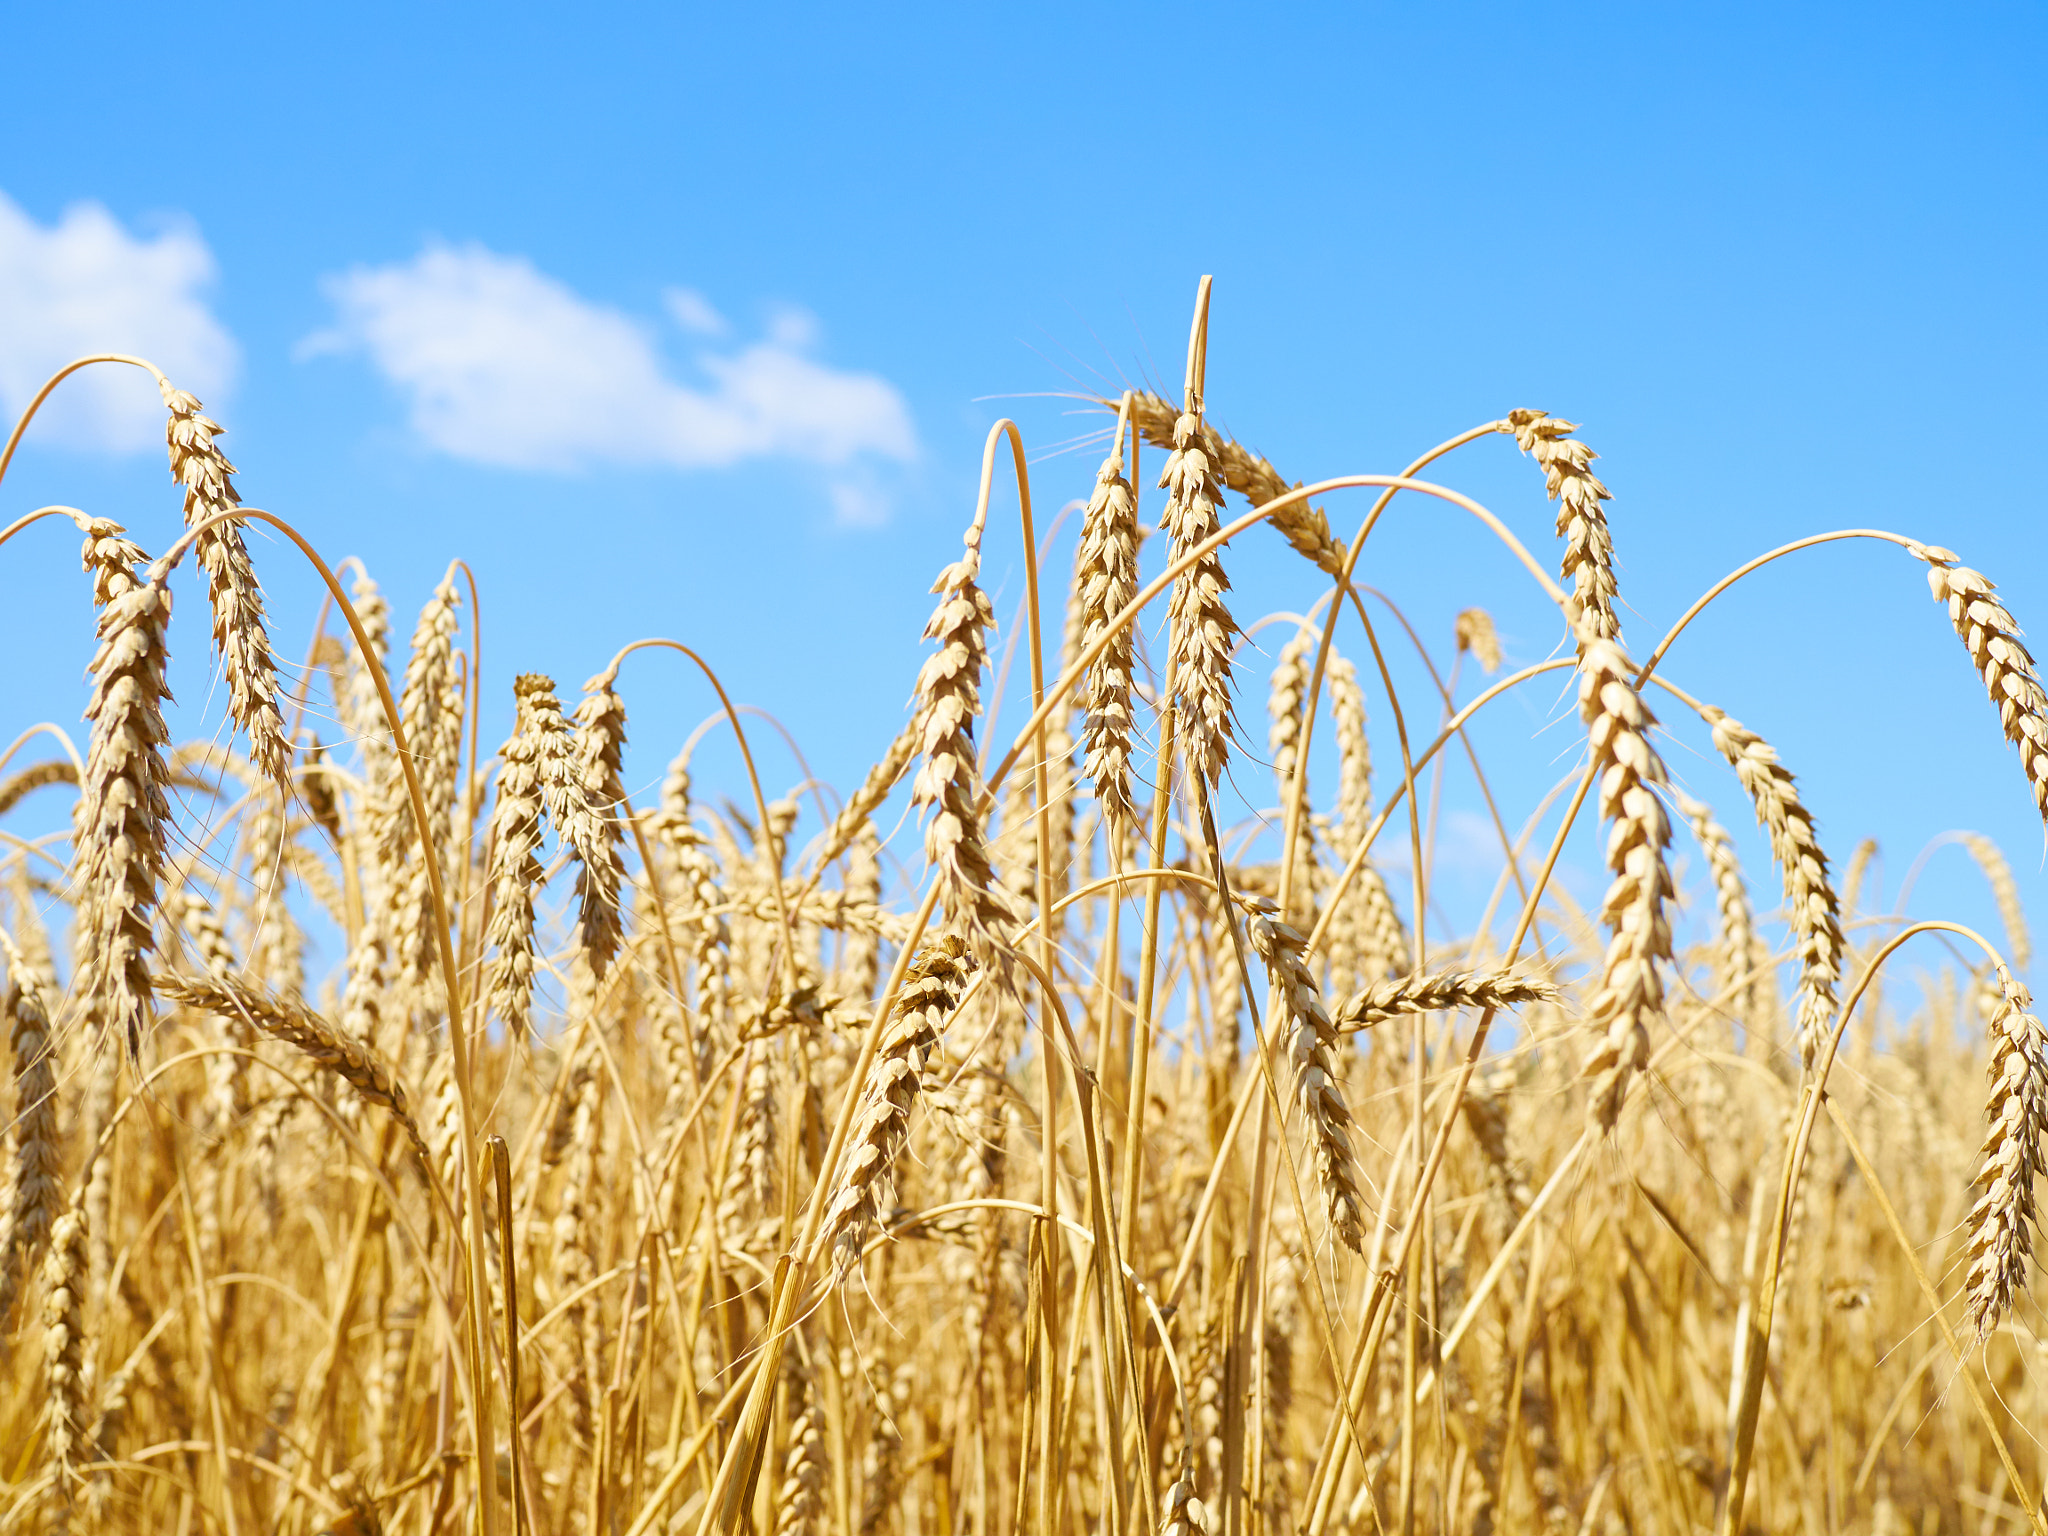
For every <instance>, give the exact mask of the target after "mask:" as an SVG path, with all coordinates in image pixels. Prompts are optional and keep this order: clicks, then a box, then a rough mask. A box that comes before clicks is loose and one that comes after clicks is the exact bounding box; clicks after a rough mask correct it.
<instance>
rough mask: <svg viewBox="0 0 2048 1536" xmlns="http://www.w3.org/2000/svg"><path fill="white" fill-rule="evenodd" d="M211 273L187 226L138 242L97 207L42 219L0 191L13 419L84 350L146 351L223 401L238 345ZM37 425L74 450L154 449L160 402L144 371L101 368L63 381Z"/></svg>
mask: <svg viewBox="0 0 2048 1536" xmlns="http://www.w3.org/2000/svg"><path fill="white" fill-rule="evenodd" d="M213 278H214V263H213V253H212V252H211V251H209V250H208V249H207V247H206V242H205V241H204V240H202V239H201V238H200V236H199V233H198V231H197V230H195V229H193V228H191V227H190V226H172V227H170V228H167V229H164V230H162V231H161V232H159V233H157V234H155V235H152V236H148V237H144V236H140V235H136V234H132V233H130V232H129V231H128V230H127V229H125V228H123V227H122V225H121V224H120V222H119V221H118V220H117V219H115V218H114V216H113V215H112V214H110V213H109V212H107V210H106V209H105V208H103V207H101V206H100V205H99V204H98V203H74V204H73V205H72V206H71V207H69V208H67V209H65V210H64V212H63V214H62V216H61V217H59V218H58V220H57V222H56V223H54V224H50V225H44V224H39V223H37V222H36V220H34V219H33V218H31V217H30V216H29V215H28V214H27V213H26V212H25V211H24V210H23V209H22V208H21V207H20V206H19V205H17V204H16V203H15V202H13V201H12V200H11V199H10V198H9V197H8V196H7V195H6V194H5V193H4V192H0V404H4V405H5V407H6V410H7V414H8V415H9V416H10V417H12V416H14V415H16V414H18V413H19V412H20V411H22V410H23V409H24V408H25V407H26V406H27V405H28V402H29V401H30V400H31V399H32V398H33V397H34V395H35V392H36V390H37V389H38V388H40V387H41V386H42V383H43V381H44V380H45V379H47V378H48V377H49V376H50V375H51V374H52V373H54V372H55V371H56V370H57V369H59V368H61V367H63V366H64V364H66V363H67V362H69V361H71V359H73V358H75V357H81V356H83V355H85V354H86V353H89V352H129V353H135V354H138V355H140V356H143V357H146V358H148V359H149V360H150V361H151V362H153V363H155V364H156V365H157V366H158V367H159V368H161V369H163V370H164V372H165V373H167V374H169V375H170V377H171V378H172V380H173V381H174V382H176V383H177V384H179V385H181V386H183V387H184V388H186V389H189V390H191V391H192V392H193V393H194V394H197V395H198V396H200V397H201V398H202V399H204V400H205V401H206V402H207V404H208V405H215V404H218V403H219V396H220V393H221V391H222V390H223V389H225V388H226V386H227V384H228V382H229V381H230V380H231V379H232V378H233V376H234V372H235V362H236V349H235V343H234V339H233V338H232V337H231V336H230V335H229V334H228V332H227V330H226V329H225V328H224V327H223V326H222V325H221V323H220V321H219V320H217V319H216V318H215V317H214V314H213V311H212V310H211V309H209V308H208V307H207V304H206V301H205V299H204V297H203V296H202V295H203V294H204V293H205V291H206V290H207V289H208V288H209V287H210V286H211V284H212V282H213ZM34 430H35V431H36V433H37V435H38V436H39V437H46V438H47V439H54V440H56V441H59V442H64V443H69V444H71V445H73V446H76V447H87V448H111V449H145V448H152V447H158V448H160V447H161V446H162V442H163V408H162V405H161V404H160V402H159V401H158V399H157V393H156V390H155V388H154V387H152V386H151V384H150V382H149V380H148V378H147V377H146V376H144V375H142V374H140V373H136V372H135V371H134V370H132V369H120V368H96V369H91V370H88V371H87V372H85V373H83V374H80V375H78V376H76V377H74V378H72V379H71V380H69V381H67V382H66V383H65V385H64V387H63V388H62V389H60V390H59V391H58V392H57V393H56V394H55V395H53V396H52V397H51V398H50V402H49V404H47V405H46V406H44V407H43V409H42V411H41V412H39V413H38V414H37V417H36V426H35V429H34Z"/></svg>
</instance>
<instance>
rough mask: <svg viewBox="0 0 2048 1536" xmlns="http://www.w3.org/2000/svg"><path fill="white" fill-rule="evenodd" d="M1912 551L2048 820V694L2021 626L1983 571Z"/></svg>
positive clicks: (1931, 551)
mask: <svg viewBox="0 0 2048 1536" xmlns="http://www.w3.org/2000/svg"><path fill="white" fill-rule="evenodd" d="M1911 548H1912V552H1913V554H1914V555H1916V556H1917V557H1918V558H1919V559H1921V560H1923V561H1925V562H1926V563H1927V585H1928V589H1929V590H1930V591H1931V592H1933V594H1934V600H1935V601H1936V602H1937V603H1945V604H1947V606H1948V618H1949V623H1950V624H1952V625H1954V626H1955V632H1956V635H1957V636H1958V638H1960V639H1961V640H1962V642H1963V645H1964V648H1965V649H1967V650H1968V651H1969V653H1970V660H1971V662H1972V663H1973V664H1974V665H1975V666H1976V668H1977V675H1978V676H1979V677H1981V678H1982V679H1983V681H1984V691H1985V692H1986V693H1987V694H1989V695H1990V697H1991V705H1992V707H1993V708H1994V709H1996V710H1997V711H1998V723H1999V725H2000V727H2001V728H2002V729H2003V730H2004V731H2005V739H2006V740H2007V741H2009V742H2011V743H2012V744H2013V746H2014V747H2015V748H2017V749H2018V751H2019V754H2020V766H2021V767H2022V768H2023V769H2024V770H2025V771H2026V775H2027V784H2028V787H2029V788H2031V789H2032V790H2033V792H2034V806H2035V808H2036V809H2037V810H2038V811H2040V813H2041V816H2042V819H2043V820H2044V821H2048V694H2044V693H2043V692H2042V691H2041V680H2040V679H2039V678H2038V677H2036V676H2035V675H2034V658H2033V655H2032V654H2031V653H2030V652H2029V651H2028V650H2027V647H2026V644H2025V642H2024V641H2022V640H2021V639H2020V627H2019V624H2018V623H2017V622H2016V621H2015V620H2014V619H2013V616H2012V615H2011V614H2010V613H2008V612H2006V610H2005V606H2004V604H2002V603H2000V602H1999V601H1998V600H1997V598H1995V597H1994V596H1993V595H1992V594H1993V593H1994V592H1996V591H1997V588H1996V587H1995V586H1993V585H1992V583H1991V582H1990V581H1989V580H1988V579H1987V578H1986V577H1985V576H1984V575H1983V574H1982V573H1981V572H1978V571H1973V570H1971V569H1970V568H1969V567H1968V566H1966V565H1959V564H1957V562H1956V556H1955V555H1953V554H1951V553H1950V552H1949V551H1948V550H1945V549H1936V548H1933V547H1931V546H1923V545H1918V544H1916V545H1913V546H1911Z"/></svg>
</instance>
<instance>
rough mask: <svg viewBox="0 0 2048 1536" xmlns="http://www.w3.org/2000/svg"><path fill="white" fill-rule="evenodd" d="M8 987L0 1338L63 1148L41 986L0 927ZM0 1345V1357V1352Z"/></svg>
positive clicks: (46, 1227) (56, 1187) (35, 1247)
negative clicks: (8, 1164) (10, 1134)
mask: <svg viewBox="0 0 2048 1536" xmlns="http://www.w3.org/2000/svg"><path fill="white" fill-rule="evenodd" d="M0 958H4V959H5V961H6V964H7V985H6V990H5V992H4V994H0V1014H4V1019H5V1023H6V1026H7V1037H8V1042H7V1043H8V1049H9V1052H10V1055H11V1056H12V1059H13V1062H14V1158H13V1166H12V1168H11V1169H10V1177H9V1180H8V1192H7V1203H6V1206H5V1208H4V1209H0V1340H4V1339H5V1338H6V1337H7V1334H8V1332H9V1325H10V1322H11V1320H12V1318H13V1316H14V1304H15V1302H16V1300H17V1299H18V1298H19V1296H20V1292H21V1281H22V1278H23V1277H24V1276H25V1275H27V1274H29V1273H31V1272H33V1271H34V1269H35V1266H36V1263H37V1261H38V1260H40V1259H41V1258H42V1255H43V1247H44V1244H46V1243H47V1242H48V1241H49V1239H50V1228H51V1224H52V1223H53V1222H55V1221H56V1219H57V1216H58V1213H59V1212H60V1211H61V1210H62V1209H63V1206H64V1188H63V1185H62V1184H60V1183H59V1182H58V1166H57V1163H58V1157H59V1155H60V1154H61V1152H62V1143H61V1142H60V1140H59V1137H58V1130H57V1071H56V1067H57V1052H56V1042H55V1040H54V1039H53V1038H52V1036H51V1033H50V1013H49V1008H48V1006H47V1004H46V1003H45V1001H44V998H43V989H42V983H41V981H40V980H39V979H38V978H37V976H36V974H35V971H34V969H33V967H31V966H30V965H29V964H28V962H27V961H26V960H24V959H23V958H22V954H21V951H20V950H18V949H17V948H15V946H14V941H13V940H12V939H11V938H9V937H8V936H7V933H6V931H5V930H4V929H0ZM4 1348H5V1346H4V1344H0V1351H4Z"/></svg>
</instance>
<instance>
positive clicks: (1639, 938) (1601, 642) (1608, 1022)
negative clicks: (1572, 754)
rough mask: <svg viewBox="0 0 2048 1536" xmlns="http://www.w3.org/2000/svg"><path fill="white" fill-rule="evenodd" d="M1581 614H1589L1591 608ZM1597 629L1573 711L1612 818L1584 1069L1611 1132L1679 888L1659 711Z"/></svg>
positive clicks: (1586, 650)
mask: <svg viewBox="0 0 2048 1536" xmlns="http://www.w3.org/2000/svg"><path fill="white" fill-rule="evenodd" d="M1589 590H1597V587H1596V588H1595V589H1589ZM1586 611H1587V612H1588V613H1589V614H1594V613H1595V610H1593V609H1592V608H1590V607H1589V608H1588V609H1587V610H1586ZM1599 630H1600V621H1599V619H1598V617H1597V614H1595V616H1594V617H1591V618H1585V619H1582V620H1581V621H1580V625H1579V645H1580V651H1579V717H1580V718H1581V719H1582V720H1584V721H1585V722H1586V737H1587V741H1588V743H1589V744H1590V745H1591V747H1592V752H1593V768H1594V771H1595V772H1596V773H1597V774H1598V775H1599V788H1600V816H1601V819H1602V820H1603V821H1606V822H1608V823H1609V830H1608V835H1607V867H1608V868H1609V869H1610V870H1612V871H1613V872H1614V883H1613V884H1612V885H1610V886H1609V887H1608V888H1607V899H1606V901H1605V903H1604V904H1603V905H1602V907H1601V913H1600V915H1601V917H1602V919H1603V920H1604V921H1605V922H1606V924H1607V927H1608V932H1609V935H1610V937H1609V939H1608V942H1607V956H1606V961H1605V966H1604V969H1603V970H1602V973H1601V977H1600V986H1599V989H1598V990H1597V991H1596V992H1595V993H1594V994H1593V1000H1592V1003H1591V1006H1590V1012H1591V1014H1592V1023H1593V1027H1594V1028H1595V1029H1597V1030H1598V1031H1599V1032H1600V1043H1599V1045H1598V1047H1597V1048H1596V1049H1595V1050H1594V1053H1593V1055H1592V1056H1591V1057H1590V1058H1589V1059H1588V1060H1587V1062H1586V1065H1585V1073H1586V1076H1587V1077H1589V1078H1590V1079H1591V1080H1592V1098H1591V1102H1590V1104H1589V1113H1590V1115H1591V1117H1592V1120H1593V1123H1594V1124H1595V1125H1597V1126H1598V1127H1600V1128H1601V1129H1602V1130H1612V1129H1613V1128H1614V1123H1615V1120H1616V1119H1617V1117H1618V1116H1619V1115H1620V1113H1621V1100H1622V1096H1623V1095H1624V1094H1625V1093H1626V1092H1627V1091H1628V1085H1629V1081H1630V1079H1631V1078H1633V1077H1634V1076H1635V1074H1636V1073H1637V1072H1638V1071H1640V1070H1641V1069H1642V1067H1643V1065H1644V1063H1645V1062H1647V1061H1648V1060H1649V1054H1650V1026H1651V1024H1653V1023H1654V1022H1656V1021H1657V1020H1658V1019H1660V1018H1661V1017H1662V1016H1663V1012H1664V980H1663V977H1662V975H1661V974H1660V972H1659V967H1660V966H1662V965H1668V964H1669V963H1670V961H1671V921H1670V917H1669V915H1668V913H1667V912H1666V910H1665V905H1666V903H1667V902H1669V901H1671V900H1673V899H1674V898H1675V897H1676V894H1677V893H1676V891H1675V890H1674V889H1673V887H1672V884H1671V870H1670V867H1669V866H1668V864H1667V863H1666V861H1665V850H1666V849H1667V848H1668V847H1669V846H1670V843H1671V826H1670V823H1669V821H1668V820H1667V819H1666V818H1665V815H1664V806H1663V803H1662V802H1661V801H1659V800H1658V798H1657V796H1656V793H1655V790H1656V788H1657V787H1659V786H1661V785H1663V783H1664V782H1665V773H1664V762H1663V759H1662V758H1660V757H1659V756H1658V755H1657V749H1656V748H1655V747H1653V746H1651V745H1650V729H1651V727H1652V726H1654V725H1655V724H1656V723H1657V722H1656V716H1654V715H1652V714H1651V713H1650V711H1649V708H1648V706H1647V705H1645V704H1644V703H1643V700H1642V695H1641V694H1639V693H1637V692H1636V688H1635V681H1634V671H1635V669H1634V667H1633V666H1632V665H1631V664H1630V662H1629V659H1628V657H1627V656H1625V655H1623V654H1622V651H1621V647H1619V646H1618V645H1616V644H1615V643H1614V642H1613V641H1612V640H1608V639H1604V638H1601V636H1600V634H1599Z"/></svg>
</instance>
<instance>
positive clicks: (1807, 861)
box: [1703, 705, 1844, 1066]
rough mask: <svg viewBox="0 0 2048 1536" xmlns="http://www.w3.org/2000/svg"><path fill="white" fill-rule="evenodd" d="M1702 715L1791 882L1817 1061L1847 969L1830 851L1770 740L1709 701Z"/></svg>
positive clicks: (1802, 1035)
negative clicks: (1824, 847)
mask: <svg viewBox="0 0 2048 1536" xmlns="http://www.w3.org/2000/svg"><path fill="white" fill-rule="evenodd" d="M1703 718H1705V720H1706V721H1707V723H1708V725H1710V726H1711V727H1712V728H1713V732H1714V749H1715V750H1716V751H1717V752H1719V753H1720V754H1721V755H1722V756H1723V757H1725V758H1726V759H1727V760H1728V762H1729V764H1730V766H1732V767H1733V768H1734V769H1735V776H1736V777H1737V778H1738V779H1740V780H1741V781H1742V787H1743V789H1744V790H1746V791H1748V794H1749V798H1750V800H1751V801H1752V802H1753V803H1754V804H1755V806H1756V819H1757V823H1758V824H1759V825H1760V826H1762V827H1763V828H1764V829H1765V830H1766V831H1767V832H1768V833H1769V834H1770V839H1771V853H1772V855H1773V856H1774V857H1775V858H1776V859H1777V861H1778V869H1779V872H1780V875H1781V877H1782V878H1783V881H1784V886H1785V913H1786V920H1787V922H1788V923H1789V924H1790V925H1791V928H1792V938H1793V944H1794V946H1795V948H1796V949H1797V950H1798V953H1799V1053H1800V1057H1801V1059H1802V1060H1803V1061H1805V1063H1806V1064H1807V1065H1808V1066H1811V1065H1812V1064H1813V1058H1814V1052H1815V1051H1816V1050H1817V1049H1818V1048H1819V1045H1820V1042H1821V1040H1822V1039H1823V1038H1824V1037H1825V1035H1826V1033H1827V1031H1828V1029H1829V1027H1830V1026H1831V1025H1832V1024H1833V1022H1834V1017H1835V1012H1836V1009H1837V1008H1839V1007H1840V1003H1839V1001H1838V1000H1837V999H1836V996H1835V987H1836V985H1837V983H1838V982H1839V981H1840V980H1841V975H1842V951H1843V948H1844V940H1843V938H1842V920H1841V910H1840V906H1839V904H1838V902H1837V901H1836V898H1835V888H1834V885H1833V884H1832V883H1831V881H1830V879H1829V876H1828V857H1827V855H1826V854H1825V853H1824V852H1822V851H1821V846H1820V839H1819V838H1818V837H1817V836H1815V834H1814V830H1813V817H1812V814H1811V813H1810V812H1808V810H1807V809H1806V806H1805V803H1804V802H1803V801H1801V800H1800V798H1799V787H1798V785H1797V784H1796V783H1795V782H1794V781H1793V778H1792V774H1791V772H1790V771H1789V770H1788V769H1787V768H1786V767H1785V765H1784V764H1783V763H1781V762H1779V761H1778V754H1777V753H1776V752H1775V751H1773V750H1772V749H1771V745H1770V743H1769V742H1767V741H1765V740H1764V739H1763V738H1762V737H1760V736H1758V735H1757V734H1756V733H1755V732H1754V731H1751V730H1749V729H1747V728H1745V727H1744V726H1743V724H1742V723H1741V722H1740V721H1738V720H1731V719H1730V718H1729V717H1728V716H1727V715H1726V714H1724V713H1722V712H1721V711H1720V710H1718V709H1716V708H1714V707H1713V706H1711V705H1709V706H1708V707H1707V708H1706V709H1705V710H1704V711H1703Z"/></svg>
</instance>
